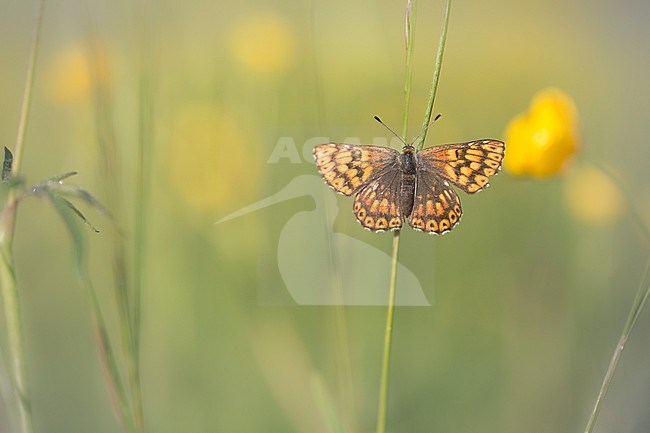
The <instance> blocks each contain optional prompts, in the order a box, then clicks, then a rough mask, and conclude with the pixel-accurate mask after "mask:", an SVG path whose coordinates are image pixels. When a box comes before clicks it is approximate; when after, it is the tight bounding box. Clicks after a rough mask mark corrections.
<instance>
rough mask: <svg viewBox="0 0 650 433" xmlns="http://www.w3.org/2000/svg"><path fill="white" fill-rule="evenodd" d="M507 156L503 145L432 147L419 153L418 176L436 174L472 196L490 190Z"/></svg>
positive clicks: (491, 142)
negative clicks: (504, 157) (422, 172)
mask: <svg viewBox="0 0 650 433" xmlns="http://www.w3.org/2000/svg"><path fill="white" fill-rule="evenodd" d="M504 153H505V144H504V143H503V142H502V141H498V140H477V141H470V142H467V143H459V144H445V145H442V146H433V147H429V148H427V149H424V150H422V151H420V152H418V153H417V155H416V159H417V165H418V172H420V171H422V170H427V171H428V172H432V173H435V174H437V175H438V176H439V177H441V178H443V179H444V180H447V181H448V182H451V183H453V184H454V185H455V186H457V187H458V188H460V189H461V190H463V191H464V192H466V193H468V194H473V193H476V192H479V191H481V190H482V189H484V188H487V187H488V186H489V179H490V176H493V175H495V174H496V173H497V172H498V171H499V170H500V169H501V161H503V156H504ZM418 177H419V174H418Z"/></svg>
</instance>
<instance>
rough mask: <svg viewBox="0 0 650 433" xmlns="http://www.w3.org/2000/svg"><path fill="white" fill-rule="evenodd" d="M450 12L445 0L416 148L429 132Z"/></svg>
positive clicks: (420, 145) (421, 143) (449, 0)
mask: <svg viewBox="0 0 650 433" xmlns="http://www.w3.org/2000/svg"><path fill="white" fill-rule="evenodd" d="M450 12H451V0H447V6H446V7H445V18H444V21H443V23H442V30H441V32H440V41H439V43H438V54H437V55H436V66H435V69H434V70H433V78H432V80H431V89H430V90H429V103H428V104H427V109H426V111H425V113H424V121H423V122H422V128H423V131H424V132H422V137H421V138H420V143H419V144H416V146H415V147H416V148H417V149H422V147H423V146H424V142H425V141H426V139H427V134H428V133H429V128H428V126H429V123H431V115H432V113H433V103H434V102H435V100H436V94H437V93H438V82H439V81H440V72H441V71H442V59H443V57H444V55H445V45H447V28H448V27H449V15H450Z"/></svg>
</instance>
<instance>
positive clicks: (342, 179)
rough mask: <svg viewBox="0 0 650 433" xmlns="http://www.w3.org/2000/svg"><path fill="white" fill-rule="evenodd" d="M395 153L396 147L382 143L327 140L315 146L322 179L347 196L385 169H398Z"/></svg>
mask: <svg viewBox="0 0 650 433" xmlns="http://www.w3.org/2000/svg"><path fill="white" fill-rule="evenodd" d="M398 156H399V153H398V152H397V151H396V150H395V149H391V148H389V147H382V146H365V145H364V146H362V145H356V144H344V143H326V144H320V145H318V146H316V147H315V148H314V158H315V159H316V166H318V171H319V172H320V174H321V175H322V176H323V179H325V182H327V184H328V185H329V186H331V187H332V188H333V189H334V190H335V191H336V192H339V193H341V194H344V195H348V196H349V195H352V194H354V193H356V192H357V191H360V190H361V189H362V188H363V187H365V186H366V185H368V184H369V183H371V182H373V181H374V180H375V179H377V178H380V177H381V176H382V175H383V174H385V172H386V171H389V170H393V169H397V157H398Z"/></svg>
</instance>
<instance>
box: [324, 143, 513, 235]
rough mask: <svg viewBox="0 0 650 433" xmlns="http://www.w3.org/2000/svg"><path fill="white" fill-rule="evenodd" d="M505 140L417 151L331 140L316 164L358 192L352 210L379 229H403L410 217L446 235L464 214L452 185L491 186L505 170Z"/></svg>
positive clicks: (342, 188)
mask: <svg viewBox="0 0 650 433" xmlns="http://www.w3.org/2000/svg"><path fill="white" fill-rule="evenodd" d="M504 155H505V143H504V142H502V141H498V140H491V139H483V140H475V141H469V142H466V143H458V144H445V145H440V146H433V147H429V148H426V149H423V150H420V151H417V150H416V149H415V147H414V146H413V145H412V144H405V145H404V147H403V149H402V152H399V151H397V150H395V149H393V148H390V147H383V146H371V145H356V144H345V143H326V144H320V145H318V146H316V147H315V148H314V158H315V159H316V165H317V167H318V171H319V172H320V174H321V176H322V177H323V179H325V182H327V184H328V185H329V186H330V187H332V188H333V189H334V190H335V191H336V192H338V193H341V194H343V195H346V196H351V195H355V198H354V205H353V208H352V210H353V211H354V215H355V216H356V218H357V220H358V221H359V222H360V223H361V225H362V226H363V227H364V228H366V229H368V230H371V231H373V232H381V231H385V230H399V229H400V228H401V227H402V225H403V223H404V220H405V219H406V220H408V223H409V225H410V226H411V227H413V228H414V229H415V230H419V231H423V232H426V233H429V234H444V233H447V232H448V231H450V230H451V229H453V228H454V227H455V226H456V225H457V224H458V222H459V221H460V217H461V215H462V212H463V211H462V207H461V204H460V198H459V197H458V194H457V193H456V191H455V190H454V189H453V188H452V187H451V185H454V186H456V187H457V188H459V189H460V190H462V191H463V192H465V193H468V194H474V193H477V192H479V191H481V190H483V189H484V188H487V187H488V186H489V179H490V176H494V175H495V174H497V172H498V171H499V170H500V169H501V162H502V161H503V157H504Z"/></svg>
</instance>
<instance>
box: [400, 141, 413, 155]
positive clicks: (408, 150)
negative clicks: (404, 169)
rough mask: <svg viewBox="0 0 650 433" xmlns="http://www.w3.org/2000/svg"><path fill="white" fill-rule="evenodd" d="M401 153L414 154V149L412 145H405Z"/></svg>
mask: <svg viewBox="0 0 650 433" xmlns="http://www.w3.org/2000/svg"><path fill="white" fill-rule="evenodd" d="M402 153H415V147H414V146H413V144H411V143H409V144H405V145H404V147H402Z"/></svg>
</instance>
